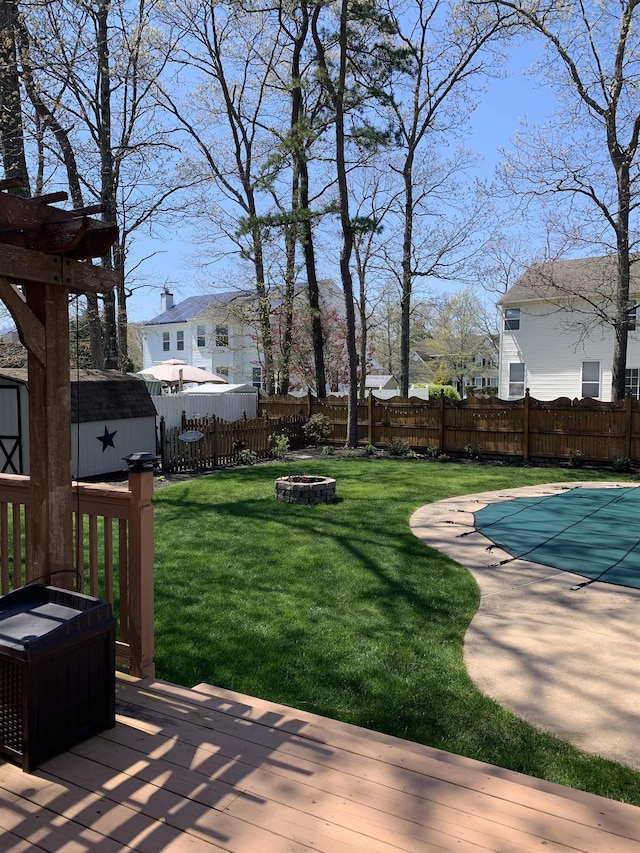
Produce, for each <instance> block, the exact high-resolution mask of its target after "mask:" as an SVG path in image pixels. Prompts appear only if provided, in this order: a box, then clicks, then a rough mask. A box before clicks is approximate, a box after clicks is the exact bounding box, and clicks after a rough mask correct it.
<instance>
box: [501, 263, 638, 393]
mask: <svg viewBox="0 0 640 853" xmlns="http://www.w3.org/2000/svg"><path fill="white" fill-rule="evenodd" d="M632 269H633V268H632ZM615 276H616V263H615V258H614V257H601V258H584V259H578V260H565V261H552V262H549V263H545V264H534V265H533V266H532V267H530V268H529V269H528V270H527V271H526V272H525V273H524V274H523V275H522V276H521V277H520V278H519V279H518V280H517V281H516V283H515V284H514V285H513V287H511V288H510V290H508V291H507V292H506V293H505V294H504V296H503V297H502V299H501V300H500V302H499V303H498V305H499V308H500V310H501V312H502V323H501V333H500V367H499V376H500V381H499V389H498V394H499V396H500V398H501V399H504V400H514V399H518V398H520V397H523V396H524V393H525V390H526V389H527V388H528V389H529V392H530V394H531V396H532V397H535V398H537V399H538V400H555V399H556V398H558V397H569V398H571V399H573V398H582V397H592V398H594V399H597V400H603V401H609V400H611V368H612V363H613V328H612V326H611V325H610V324H608V323H607V322H605V321H604V320H601V319H599V317H598V313H600V314H605V313H606V314H610V313H611V311H612V308H613V305H614V301H615V298H614V294H615ZM630 296H631V300H632V302H631V304H630V311H629V315H630V332H629V338H628V353H627V371H626V373H627V376H626V378H627V393H631V394H632V396H633V397H634V398H635V399H638V396H639V394H638V392H639V385H640V333H639V332H638V331H637V330H636V328H635V311H636V308H635V301H634V300H636V299H637V298H638V297H639V296H640V279H639V278H638V277H637V275H636V274H634V273H633V272H632V282H631V293H630Z"/></svg>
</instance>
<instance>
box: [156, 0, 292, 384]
mask: <svg viewBox="0 0 640 853" xmlns="http://www.w3.org/2000/svg"><path fill="white" fill-rule="evenodd" d="M166 14H167V15H168V16H169V18H170V19H171V20H173V22H174V23H176V25H180V26H182V28H183V35H182V38H181V40H180V42H179V44H178V45H177V48H176V50H175V51H174V54H173V64H174V67H177V68H178V77H177V78H176V79H175V80H173V81H172V84H171V86H165V87H164V89H163V92H162V101H163V104H164V107H165V109H166V110H167V111H168V112H170V113H171V115H173V116H174V117H175V119H176V120H177V122H178V123H179V125H180V126H181V128H182V130H183V132H184V133H185V134H186V137H187V139H188V140H189V144H190V145H192V146H193V150H194V153H192V154H191V156H190V157H188V158H187V159H186V162H185V168H187V169H189V170H191V171H193V172H194V173H196V174H197V175H198V177H199V180H200V181H201V183H202V186H203V188H204V189H203V199H202V212H203V213H205V212H206V213H208V214H209V216H210V222H211V224H213V225H214V227H215V229H216V231H217V233H213V234H212V233H211V229H210V228H209V234H208V237H209V242H210V243H211V242H213V241H212V240H211V238H212V237H213V239H214V240H215V238H216V237H219V236H220V235H222V236H223V237H224V238H225V239H226V240H227V241H229V242H230V243H231V244H232V245H233V246H235V252H236V253H237V254H238V255H239V257H240V258H241V259H243V260H245V261H249V262H250V264H251V266H252V273H253V285H254V287H255V290H256V295H257V312H258V317H259V329H260V341H261V346H262V350H263V359H264V374H265V388H266V391H267V393H269V394H272V393H273V392H274V389H275V369H274V350H273V335H272V330H271V314H272V299H271V295H270V289H269V282H268V279H267V274H266V260H265V250H266V241H267V233H268V230H269V228H268V226H267V225H265V221H264V215H265V214H266V213H267V212H269V211H270V210H271V208H270V206H269V205H270V202H271V200H270V196H269V191H268V188H267V187H265V185H264V179H263V168H264V167H265V164H266V161H267V160H268V158H269V156H270V154H271V153H272V146H273V138H272V137H270V134H269V133H268V131H267V130H266V129H265V127H268V125H269V122H270V121H271V120H272V119H273V115H274V114H275V113H278V111H280V110H281V108H282V107H281V103H279V102H277V101H276V100H274V99H272V100H269V97H270V96H272V94H273V89H272V88H271V78H272V75H273V70H274V68H275V66H276V65H277V63H278V62H280V61H281V60H282V57H283V46H282V44H281V43H280V40H279V30H278V27H277V24H276V21H275V19H274V17H273V14H272V12H271V10H267V11H265V12H264V13H263V12H261V11H260V10H257V11H255V12H248V11H247V10H243V9H242V7H241V6H240V5H239V4H234V3H230V4H227V5H224V4H218V3H216V2H213V0H189V2H187V3H185V4H183V5H182V6H181V7H180V9H179V10H171V9H168V10H167V11H166ZM181 87H183V90H182V92H181ZM176 91H177V94H176ZM181 94H184V97H181ZM208 188H213V189H214V197H213V199H211V197H210V196H207V194H206V190H207V189H208Z"/></svg>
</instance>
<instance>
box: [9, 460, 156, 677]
mask: <svg viewBox="0 0 640 853" xmlns="http://www.w3.org/2000/svg"><path fill="white" fill-rule="evenodd" d="M73 489H74V513H73V516H74V524H73V529H74V541H75V547H74V563H73V566H72V567H71V568H72V570H73V572H74V573H75V574H76V577H77V579H78V583H77V584H76V586H77V588H78V590H79V591H81V592H84V593H86V594H87V595H92V596H94V597H96V598H102V599H104V600H106V601H109V602H111V604H112V606H113V610H114V615H115V616H116V619H117V623H118V627H117V639H116V661H117V663H118V664H119V665H120V666H124V667H126V668H127V669H128V670H129V672H130V673H131V674H132V675H136V676H141V677H144V676H150V675H153V674H154V662H153V658H154V625H153V507H152V505H151V498H152V496H153V473H152V472H151V471H145V472H131V473H130V474H129V487H128V488H118V487H109V486H101V485H95V484H82V483H81V484H78V483H74V484H73ZM30 508H31V489H30V481H29V477H25V476H22V475H19V474H0V591H1V592H2V593H3V594H4V593H6V592H9V591H10V590H12V589H16V588H17V587H20V586H22V585H23V584H25V583H31V582H38V581H39V578H37V577H34V574H35V572H34V561H33V548H32V544H31V542H30V540H29V535H28V529H29V524H28V520H29V513H30Z"/></svg>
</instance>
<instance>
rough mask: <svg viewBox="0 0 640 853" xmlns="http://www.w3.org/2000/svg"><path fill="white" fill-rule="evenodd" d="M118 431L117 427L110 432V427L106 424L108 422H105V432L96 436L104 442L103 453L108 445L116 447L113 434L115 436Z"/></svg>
mask: <svg viewBox="0 0 640 853" xmlns="http://www.w3.org/2000/svg"><path fill="white" fill-rule="evenodd" d="M117 432H118V430H117V429H114V431H113V432H109V429H108V428H107V426H106V424H105V427H104V433H103V434H102V435H97V436H96V438H97V439H98V441H101V442H102V452H103V453H104V452H105V450H106V449H107V447H115V444H114V443H113V436H114V435H115V434H116V433H117Z"/></svg>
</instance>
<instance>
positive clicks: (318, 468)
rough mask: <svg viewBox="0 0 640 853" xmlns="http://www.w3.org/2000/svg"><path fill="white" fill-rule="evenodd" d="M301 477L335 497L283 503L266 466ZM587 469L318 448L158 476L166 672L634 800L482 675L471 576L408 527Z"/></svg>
mask: <svg viewBox="0 0 640 853" xmlns="http://www.w3.org/2000/svg"><path fill="white" fill-rule="evenodd" d="M293 471H295V473H308V474H323V475H326V476H333V477H336V478H337V481H338V495H339V500H338V501H337V502H336V503H334V504H332V505H327V504H324V505H320V506H317V507H308V506H296V505H291V504H282V503H279V502H277V501H275V500H274V498H273V481H274V478H275V477H277V476H283V475H286V474H288V473H290V472H293ZM594 478H595V477H594V474H593V472H588V471H580V470H578V471H576V470H566V469H535V468H518V469H513V468H511V469H510V468H499V467H491V466H481V465H469V464H466V465H464V464H447V465H439V464H435V463H425V462H420V461H401V460H389V459H384V460H382V459H353V460H350V459H322V460H314V461H311V462H308V463H307V462H305V463H294V464H293V465H286V464H273V465H262V466H253V467H250V468H242V469H235V470H231V471H225V472H221V473H216V474H213V475H211V476H207V477H202V478H198V479H194V480H191V481H188V482H183V483H181V484H177V485H172V486H168V487H166V488H163V489H161V490H159V491H158V492H156V495H155V498H154V504H155V512H156V516H155V518H156V632H157V640H156V646H157V653H156V664H157V673H158V676H159V677H160V678H163V679H166V680H169V681H173V682H177V683H179V684H183V685H186V686H191V685H194V684H197V683H198V682H201V681H204V682H208V683H210V684H214V685H218V686H221V687H226V688H229V689H232V690H236V691H239V692H241V693H246V694H249V695H253V696H259V697H262V698H265V699H269V700H272V701H274V702H280V703H283V704H286V705H291V706H293V707H297V708H304V709H306V710H308V711H312V712H314V713H317V714H321V715H323V716H327V717H333V718H336V719H340V720H344V721H346V722H348V723H354V724H356V725H359V726H364V727H367V728H371V729H375V730H378V731H382V732H387V733H389V734H392V735H396V736H399V737H403V738H407V739H409V740H412V741H417V742H419V743H424V744H428V745H431V746H434V747H438V748H441V749H445V750H447V751H450V752H455V753H459V754H462V755H467V756H470V757H472V758H476V759H478V760H481V761H487V762H490V763H492V764H496V765H499V766H502V767H508V768H511V769H513V770H518V771H520V772H523V773H527V774H529V775H531V776H536V777H539V778H543V779H549V780H551V781H555V782H559V783H562V784H565V785H570V786H572V787H575V788H580V789H583V790H587V791H591V792H593V793H597V794H600V795H603V796H606V797H611V798H613V799H618V800H622V801H625V802H631V803H634V804H636V805H640V774H638V773H635V772H633V771H632V770H629V769H627V768H624V767H621V766H620V765H617V764H615V763H614V762H610V761H605V760H603V759H599V758H595V757H593V756H589V755H585V754H583V753H580V752H579V751H578V750H576V749H574V748H573V747H572V746H570V745H568V744H566V743H564V742H562V741H560V740H557V739H556V738H554V737H552V736H551V735H549V734H546V733H541V732H538V731H536V730H535V729H533V728H532V727H531V726H529V725H528V724H526V723H525V722H524V721H522V720H520V719H519V718H517V717H515V716H514V715H513V714H511V713H510V712H509V711H507V710H505V709H503V708H501V707H500V706H498V705H497V704H496V703H495V702H493V701H492V700H491V699H489V698H487V697H486V696H484V695H482V694H481V693H480V692H479V691H478V690H477V689H476V688H475V687H474V685H473V684H472V682H471V681H470V679H469V677H468V676H467V673H466V670H465V666H464V663H463V657H462V641H463V636H464V632H465V630H466V627H467V625H468V624H469V621H470V620H471V618H472V617H473V614H474V612H475V610H476V609H477V606H478V601H479V595H478V588H477V586H476V583H475V581H474V579H473V578H472V576H471V574H470V573H469V572H468V571H467V570H466V569H464V568H463V567H461V566H460V565H458V564H457V563H455V562H453V561H452V560H450V559H448V558H447V557H445V556H443V555H442V554H440V553H438V552H437V551H434V550H433V549H430V548H428V547H426V546H425V545H424V544H423V543H422V542H420V541H419V540H418V539H417V538H416V537H414V536H413V535H412V534H411V532H410V530H409V524H408V522H409V516H410V515H411V513H412V512H413V511H414V510H415V509H416V508H417V507H419V506H421V505H423V504H425V503H428V502H430V501H435V500H440V499H442V498H446V497H451V496H453V495H459V494H468V493H474V492H479V491H486V490H493V489H503V488H510V487H516V486H525V485H530V484H535V483H544V482H550V481H566V480H581V479H582V480H587V479H594ZM598 479H607V476H606V475H601V476H600V475H599V476H598ZM608 479H613V476H611V477H609V478H608ZM615 479H616V481H618V482H619V481H620V480H621V479H631V478H629V477H626V478H624V477H620V475H618V476H617V477H616V478H615Z"/></svg>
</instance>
